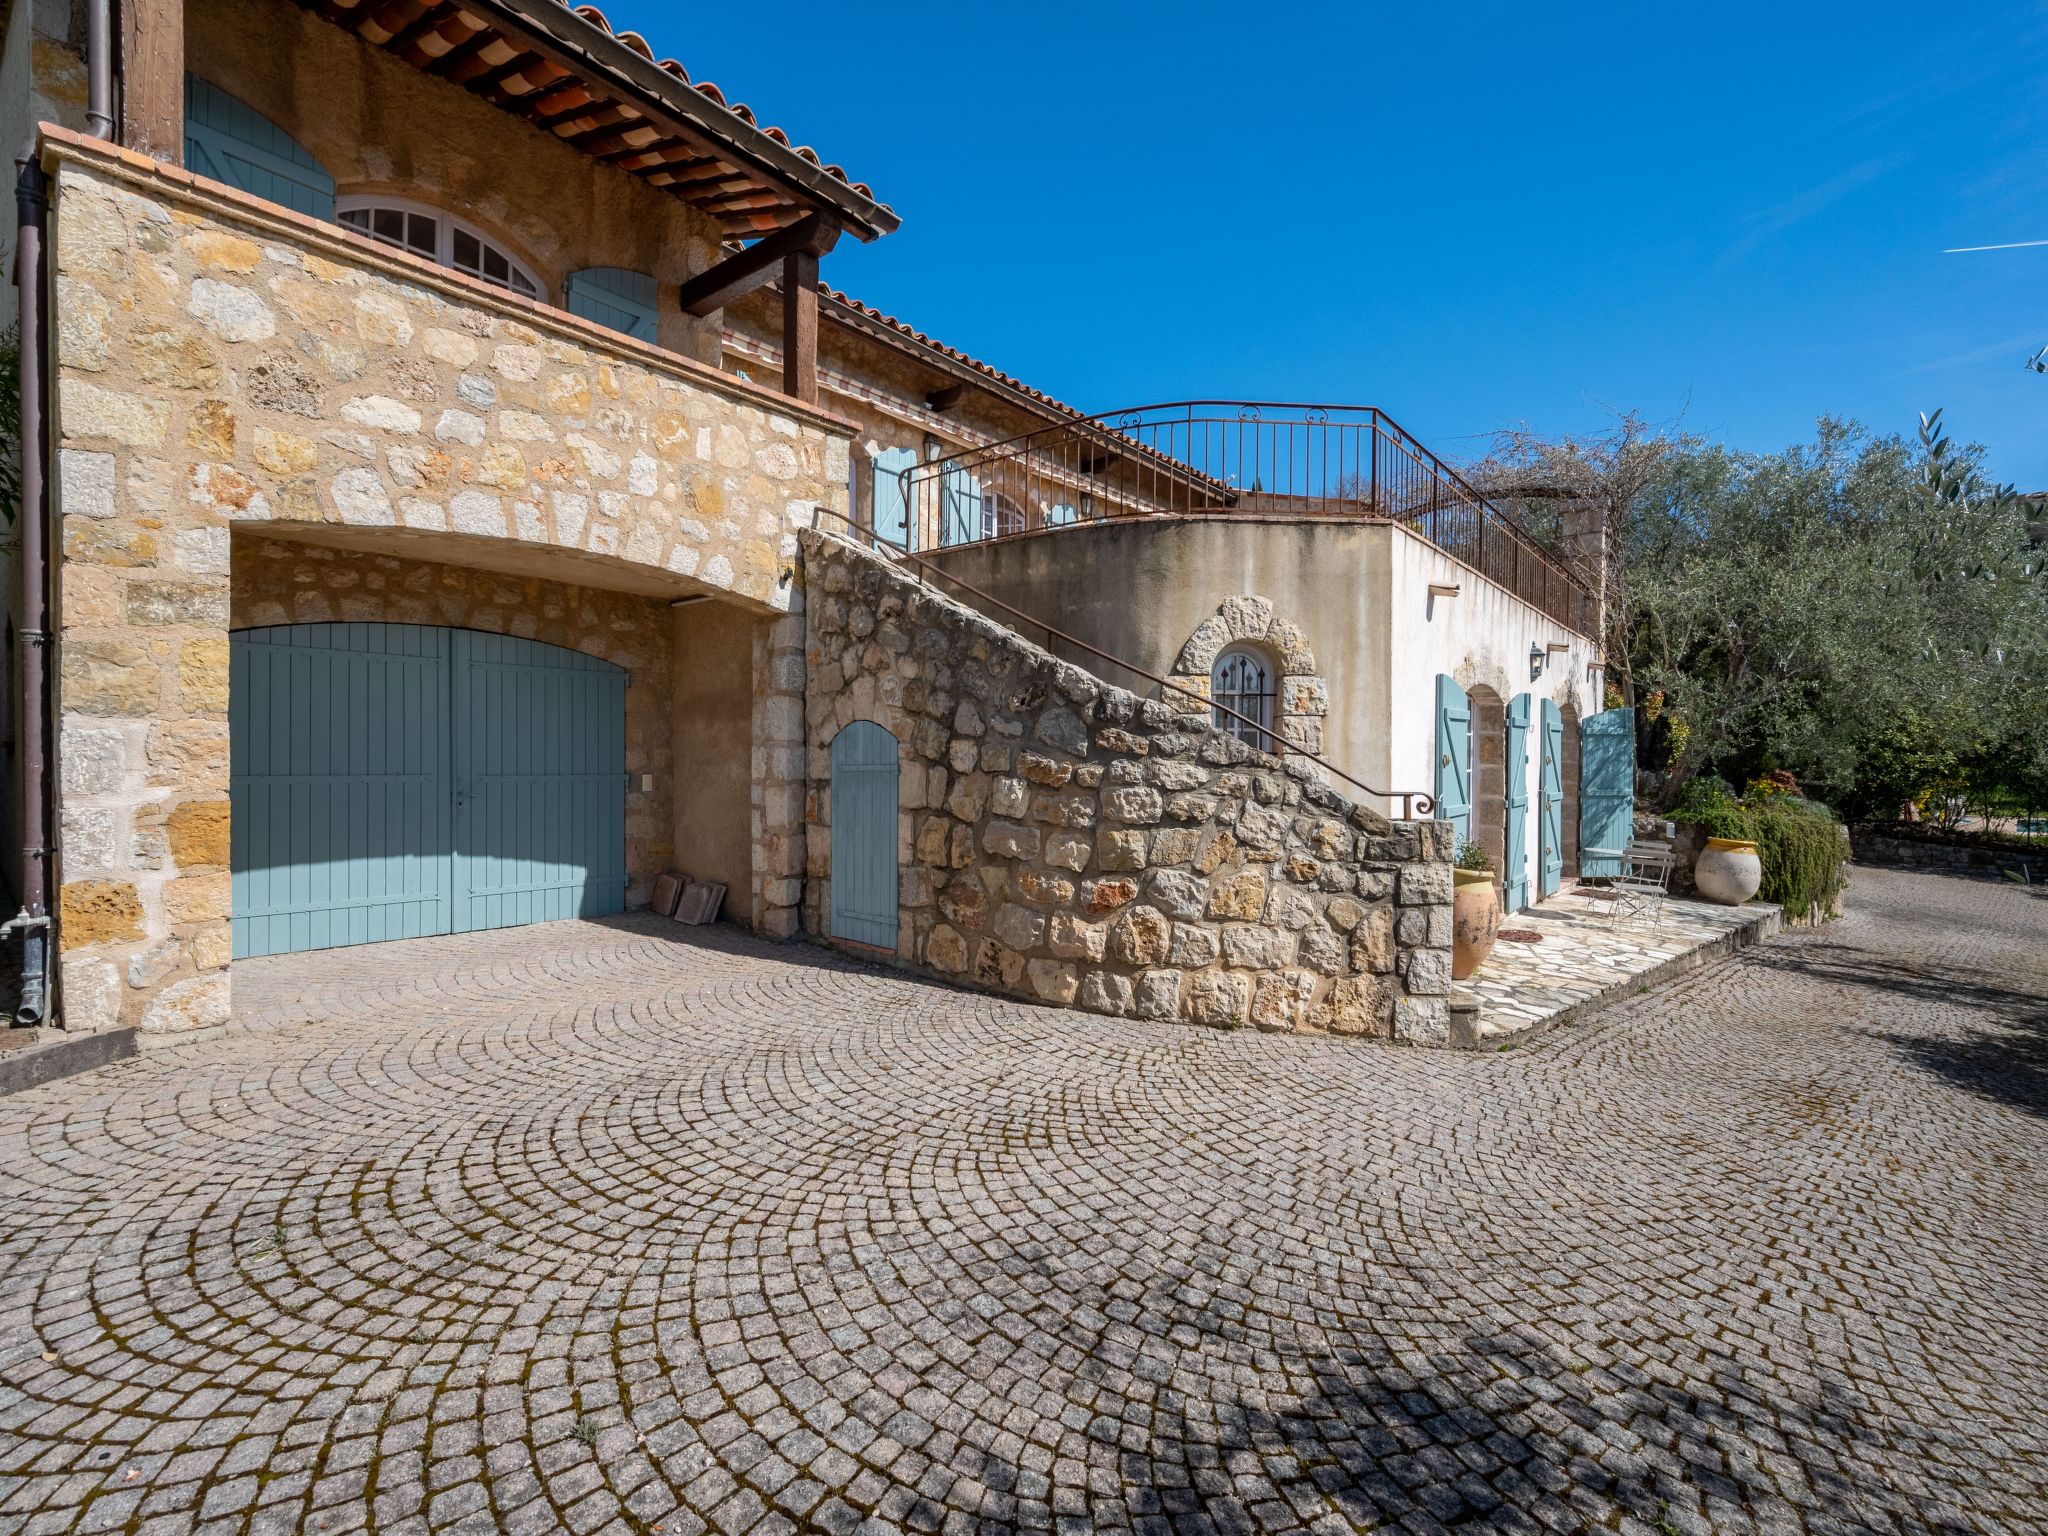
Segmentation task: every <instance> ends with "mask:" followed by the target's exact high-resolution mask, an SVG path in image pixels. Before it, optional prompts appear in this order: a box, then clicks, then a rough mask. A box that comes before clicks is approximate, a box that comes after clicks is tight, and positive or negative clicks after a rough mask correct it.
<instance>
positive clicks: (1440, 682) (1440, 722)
mask: <svg viewBox="0 0 2048 1536" xmlns="http://www.w3.org/2000/svg"><path fill="white" fill-rule="evenodd" d="M1431 793H1432V794H1433V795H1434V796H1435V797H1436V815H1437V819H1438V820H1439V821H1449V822H1455V823H1456V824H1457V828H1458V839H1459V841H1460V842H1469V841H1471V838H1472V701H1471V700H1470V699H1469V698H1467V697H1466V696H1465V690H1464V689H1462V688H1460V687H1459V686H1458V685H1457V684H1456V683H1454V682H1452V681H1451V679H1450V678H1448V677H1446V676H1444V675H1443V674H1442V673H1438V674H1437V680H1436V784H1435V788H1434V789H1433V790H1432V791H1431Z"/></svg>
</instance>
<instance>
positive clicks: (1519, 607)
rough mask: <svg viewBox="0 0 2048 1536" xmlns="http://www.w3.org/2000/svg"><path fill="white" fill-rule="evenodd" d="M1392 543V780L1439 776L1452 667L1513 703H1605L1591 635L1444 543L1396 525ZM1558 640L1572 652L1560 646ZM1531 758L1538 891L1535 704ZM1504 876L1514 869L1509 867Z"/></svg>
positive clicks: (1531, 869) (1467, 683)
mask: <svg viewBox="0 0 2048 1536" xmlns="http://www.w3.org/2000/svg"><path fill="white" fill-rule="evenodd" d="M1386 532H1387V533H1388V534H1389V536H1390V539H1391V545H1390V554H1391V560H1390V587H1389V597H1388V606H1387V616H1388V629H1387V635H1388V642H1389V643H1388V648H1387V653H1386V654H1387V666H1388V685H1389V686H1388V697H1389V699H1390V700H1391V705H1392V707H1391V709H1390V710H1389V712H1388V716H1387V724H1386V736H1385V740H1386V743H1387V759H1386V762H1385V764H1384V766H1383V768H1382V770H1381V771H1383V772H1384V773H1385V774H1386V775H1387V779H1388V781H1389V782H1394V781H1398V782H1400V783H1403V784H1415V785H1417V786H1419V787H1422V788H1424V789H1427V788H1429V787H1430V786H1431V785H1432V784H1433V783H1434V780H1435V771H1436V769H1435V763H1436V678H1437V674H1439V673H1449V674H1450V676H1451V677H1452V679H1453V680H1454V681H1456V682H1457V684H1458V685H1459V686H1460V687H1462V688H1465V689H1467V690H1470V689H1471V688H1473V687H1474V686H1476V685H1481V684H1483V685H1485V686H1486V687H1489V688H1491V689H1493V690H1494V692H1496V693H1497V694H1499V695H1500V698H1501V701H1502V703H1503V704H1511V703H1512V702H1513V701H1514V699H1515V697H1516V696H1517V695H1518V694H1523V693H1526V694H1529V695H1530V696H1531V697H1532V699H1546V698H1547V699H1551V700H1553V701H1555V702H1556V704H1557V705H1558V708H1559V711H1560V713H1562V712H1563V711H1564V710H1565V708H1566V706H1568V705H1569V706H1571V707H1572V708H1574V709H1576V710H1577V712H1578V714H1579V717H1580V718H1582V719H1583V718H1584V717H1585V716H1587V715H1589V714H1592V713H1595V712H1597V711H1598V709H1599V708H1600V699H1601V695H1602V692H1603V691H1604V690H1603V687H1602V677H1601V674H1600V671H1599V669H1598V666H1597V663H1598V661H1599V656H1600V651H1599V647H1598V645H1597V644H1596V643H1595V642H1594V641H1593V640H1591V639H1589V638H1588V637H1586V636H1584V635H1581V634H1578V633H1576V632H1575V631H1573V630H1570V629H1567V628H1566V627H1565V626H1564V625H1562V624H1559V623H1558V622H1557V621H1556V620H1554V619H1552V618H1550V617H1548V616H1547V615H1545V614H1543V613H1542V612H1540V611H1539V610H1537V609H1535V608H1532V607H1531V606H1530V605H1529V604H1527V603H1525V602H1523V601H1522V600H1521V599H1520V598H1518V597H1516V596H1514V595H1513V594H1512V593H1510V592H1508V591H1507V590H1506V589H1505V588H1502V587H1499V586H1496V585H1495V584H1494V583H1492V582H1490V581H1488V580H1486V579H1485V578H1484V577H1482V576H1479V575H1478V574H1476V573H1475V572H1473V571H1471V570H1470V569H1468V568H1467V567H1465V566H1463V565H1460V564H1459V563H1458V562H1457V561H1455V560H1453V559H1452V558H1451V557H1450V556H1449V555H1446V554H1445V553H1444V552H1443V551H1442V550H1440V549H1437V548H1436V547H1435V546H1434V545H1432V544H1430V543H1428V542H1427V541H1426V540H1424V539H1421V538H1418V537H1417V536H1416V535H1414V534H1412V533H1410V532H1408V531H1407V530H1406V529H1404V528H1389V529H1387V530H1386ZM1433 582H1434V583H1438V584H1444V585H1455V586H1456V587H1457V588H1458V595H1457V596H1456V597H1439V598H1435V599H1432V598H1431V596H1430V592H1429V588H1430V584H1431V583H1433ZM1552 644H1562V645H1564V646H1566V647H1567V649H1566V650H1564V651H1562V652H1558V653H1554V654H1553V653H1551V652H1550V651H1549V649H1548V647H1549V646H1551V645H1552ZM1531 646H1536V647H1539V648H1543V650H1544V664H1543V666H1542V668H1541V670H1540V671H1539V672H1537V673H1536V674H1535V675H1533V676H1532V675H1531V664H1530V660H1529V652H1530V648H1531ZM1529 719H1530V740H1529V752H1528V759H1527V762H1526V764H1525V768H1526V784H1527V792H1528V799H1529V836H1528V838H1527V839H1526V850H1527V866H1528V879H1529V889H1530V893H1531V895H1532V897H1533V895H1534V893H1535V891H1536V889H1537V874H1538V869H1537V858H1538V843H1537V836H1536V825H1535V817H1536V805H1537V791H1538V789H1539V788H1540V778H1541V754H1540V743H1539V741H1538V739H1537V734H1536V732H1537V724H1538V720H1537V712H1536V710H1535V709H1534V708H1532V709H1531V710H1530V716H1529ZM1500 873H1501V875H1502V878H1503V879H1505V878H1506V875H1507V871H1506V870H1502V871H1501V872H1500Z"/></svg>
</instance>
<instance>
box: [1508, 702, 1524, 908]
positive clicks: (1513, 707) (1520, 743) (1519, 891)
mask: <svg viewBox="0 0 2048 1536" xmlns="http://www.w3.org/2000/svg"><path fill="white" fill-rule="evenodd" d="M1529 704H1530V699H1529V695H1528V694H1526V693H1518V694H1516V695H1515V696H1514V698H1513V699H1512V700H1510V701H1509V703H1508V739H1507V780H1508V782H1507V792H1508V793H1507V801H1508V806H1507V811H1508V820H1507V838H1506V843H1507V850H1506V857H1505V859H1504V860H1503V862H1504V863H1505V864H1506V865H1507V868H1506V869H1504V870H1502V871H1501V879H1502V882H1503V883H1504V884H1505V885H1506V887H1507V909H1508V911H1510V912H1519V911H1521V910H1522V908H1524V907H1526V906H1527V905H1529Z"/></svg>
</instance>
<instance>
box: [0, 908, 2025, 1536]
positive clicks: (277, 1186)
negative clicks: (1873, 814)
mask: <svg viewBox="0 0 2048 1536" xmlns="http://www.w3.org/2000/svg"><path fill="white" fill-rule="evenodd" d="M1850 901H1851V903H1852V906H1851V912H1852V915H1851V916H1850V917H1849V918H1848V919H1847V920H1846V921H1845V922H1843V923H1841V924H1839V925H1836V926H1835V927H1833V928H1830V929H1825V930H1822V931H1821V932H1819V933H1817V934H1806V933H1801V934H1798V935H1793V936H1789V937H1786V938H1783V939H1780V940H1777V941H1774V942H1773V943H1771V944H1769V945H1766V946H1764V947H1762V948H1759V949H1755V950H1751V951H1749V952H1747V953H1746V954H1744V955H1743V956H1741V957H1740V958H1738V959H1736V960H1733V961H1731V962H1729V963H1727V964H1725V965H1722V966H1719V967H1716V968H1714V969H1711V970H1708V971H1704V972H1700V973H1696V974H1694V975H1691V976H1688V977H1686V978H1684V979H1683V980H1681V981H1679V982H1677V983H1675V984H1674V985H1672V986H1670V987H1668V988H1665V989H1661V990H1658V991H1656V992H1653V993H1651V994H1648V995H1645V996H1642V997H1638V998H1634V999H1631V1000H1630V1001H1628V1002H1627V1003H1625V1004H1622V1005H1620V1006H1618V1007H1617V1008H1615V1009H1612V1010H1610V1011H1608V1012H1606V1013H1604V1014H1602V1015H1600V1016H1599V1017H1597V1018H1596V1019H1594V1020H1591V1021H1589V1022H1585V1023H1581V1024H1578V1025H1574V1026H1570V1027H1568V1028H1565V1029H1563V1030H1561V1031H1559V1032H1557V1033H1555V1034H1553V1035H1551V1036H1549V1037H1546V1038H1545V1039H1543V1040H1541V1041H1539V1042H1537V1043H1536V1044H1535V1045H1533V1046H1531V1047H1529V1048H1527V1049H1521V1050H1516V1051H1513V1052H1509V1053H1505V1054H1492V1053H1487V1054H1461V1053H1451V1052H1425V1051H1420V1050H1414V1049H1407V1048H1402V1047H1398V1046H1389V1045H1384V1044H1374V1043H1363V1042H1345V1041H1335V1040H1327V1039H1297V1038H1291V1037H1285V1036H1265V1035H1259V1034H1255V1033H1250V1032H1231V1033H1223V1032H1203V1031H1199V1030H1196V1029H1193V1028H1190V1027H1186V1026H1174V1025H1165V1024H1141V1023H1136V1022H1118V1021H1113V1020H1107V1019H1102V1018H1096V1017H1086V1016H1079V1015H1072V1014H1063V1013H1059V1012H1054V1011H1050V1010H1044V1009H1036V1008H1030V1007H1026V1006H1023V1005H1021V1004H1016V1003H1010V1002H1005V1001H1001V1000H995V999H989V998H984V997H979V996H970V995H967V994H963V993H955V992H949V991H944V990H940V989H936V988H933V987H931V986H927V985H924V984H922V983H919V982H916V981H912V980H908V979H905V978H903V977H900V976H897V975H893V974H890V973H887V972H882V971H864V970H860V969H858V968H855V967H852V966H849V965H845V964H842V963H840V962H838V961H835V960H832V959H830V958H828V957H825V956H822V955H819V954H817V953H815V952H809V951H803V950H775V949H771V948H768V947H766V946H763V945H758V944H756V943H754V942H753V941H751V940H748V939H744V938H741V937H738V936H735V935H731V934H727V933H716V934H713V935H712V936H710V937H705V936H703V935H702V933H701V932H700V933H697V934H694V935H686V936H678V934H677V931H676V930H673V929H666V928H665V927H664V926H663V925H658V924H656V923H653V922H651V921H648V920H645V919H627V920H622V921H618V922H616V923H610V924H606V925H564V926H557V927H553V928H547V929H536V930H524V931H520V932H512V933H500V934H493V935H485V936H481V937H473V938H469V939H464V940H431V941H422V942H419V943H415V944H411V945H406V946H401V947H385V948H380V949H374V950H358V951H348V952H343V953H340V954H330V955H326V956H314V957H296V958H293V959H290V960H281V961H275V962H266V963H264V964H261V965H250V966H247V967H245V968H244V969H243V970H242V971H241V972H239V973H238V980H237V989H238V993H239V995H240V998H241V1003H242V1007H243V1009H244V1018H245V1025H244V1027H240V1028H238V1029H236V1030H235V1031H232V1032H230V1033H229V1034H227V1035H225V1036H223V1037H220V1038H216V1039H213V1040H210V1041H203V1042H197V1043H193V1044H188V1045H182V1046H179V1047H176V1048H174V1049H169V1050H163V1051H156V1052H151V1053H149V1054H147V1055H146V1056H145V1057H143V1058H141V1059H139V1060H136V1061H133V1062H129V1063H124V1064H122V1065H119V1066H116V1067H113V1068H109V1069H106V1070H104V1071H102V1072H99V1073H97V1074H93V1075H91V1076H88V1077H84V1078H78V1079H73V1080H70V1081H67V1082H64V1083H60V1084H53V1085H50V1086H47V1087H44V1088H39V1089H35V1090H32V1091H30V1092H27V1093H23V1094H20V1095H17V1096H15V1097H13V1098H10V1099H7V1100H4V1101H0V1531H7V1532H13V1531H50V1532H55V1531H71V1530H82V1531H124V1530H125V1531H144V1532H152V1533H155V1532H185V1531H208V1532H212V1531H219V1532H237V1533H240V1532H284V1531H298V1530H305V1531H330V1532H337V1533H338V1532H344V1531H355V1530H365V1529H373V1530H378V1531H389V1532H425V1531H435V1532H440V1531H474V1532H490V1531H509V1532H527V1531H554V1530H567V1531H573V1532H577V1533H591V1532H603V1533H607V1536H611V1533H627V1532H635V1533H639V1532H657V1531H658V1532H661V1533H664V1536H666V1533H676V1532H698V1531H704V1530H716V1531H719V1532H742V1531H763V1532H769V1531H792V1530H804V1531H824V1532H851V1531H856V1530H862V1529H866V1530H870V1531H885V1530H886V1531H894V1530H912V1531H931V1530H941V1529H944V1530H960V1531H966V1530H981V1531H991V1532H994V1531H1010V1530H1057V1531H1063V1532H1067V1531H1071V1532H1080V1531H1092V1530H1104V1531H1107V1530H1131V1531H1140V1532H1162V1533H1163V1532H1169V1531H1171V1532H1203V1533H1208V1532H1220V1533H1254V1532H1257V1533H1268V1532H1283V1531H1298V1530H1312V1531H1318V1532H1325V1531H1330V1532H1334V1531H1353V1530H1373V1529H1387V1530H1404V1531H1409V1532H1415V1533H1418V1536H1435V1533H1441V1532H1445V1531H1461V1532H1462V1531H1480V1530H1486V1531H1503V1532H1514V1533H1528V1536H1535V1533H1539V1532H1546V1531H1577V1530H1595V1529H1599V1530H1613V1531H1621V1532H1635V1533H1642V1536H1666V1533H1672V1532H1678V1533H1685V1536H1705V1533H1708V1532H1714V1533H1741V1532H1752V1531H1754V1532H1769V1533H1780V1532H1784V1533H1791V1532H1848V1531H1879V1532H1904V1531H1923V1530H1942V1531H1951V1530H1952V1531H1982V1532H1991V1531H2014V1532H2018V1531H2029V1530H2039V1529H2041V1522H2042V1518H2043V1516H2042V1510H2043V1508H2044V1507H2048V1251H2044V1248H2048V1239H2044V1236H2043V1231H2044V1222H2043V1219H2042V1215H2043V1211H2044V1209H2048V1200H2044V1194H2048V1189H2044V1179H2043V1167H2044V1153H2048V1121H2044V1118H2043V1117H2044V1114H2048V1016H2044V1015H2048V1007H2044V1004H2043V1001H2042V999H2043V996H2044V994H2048V942H2044V940H2048V902H2044V901H2043V900H2042V899H2040V898H2039V897H2037V896H2034V895H2031V894H2030V893H2027V892H2025V891H2022V890H2020V889H2018V888H2017V887H2010V888H2009V887H2002V886H1997V885H1990V884H1984V883H1975V884H1972V883H1966V882H1963V881H1959V880H1950V879H1943V878H1939V877H1933V876H1916V875H1905V874H1880V873H1865V874H1861V875H1859V877H1858V879H1857V883H1856V886H1855V888H1854V890H1853V891H1852V892H1851V895H1850Z"/></svg>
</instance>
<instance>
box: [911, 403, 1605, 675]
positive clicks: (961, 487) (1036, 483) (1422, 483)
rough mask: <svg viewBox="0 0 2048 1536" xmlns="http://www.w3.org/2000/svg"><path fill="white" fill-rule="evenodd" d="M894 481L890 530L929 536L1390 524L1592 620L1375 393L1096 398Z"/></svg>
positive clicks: (1562, 578)
mask: <svg viewBox="0 0 2048 1536" xmlns="http://www.w3.org/2000/svg"><path fill="white" fill-rule="evenodd" d="M899 481H900V487H899V489H900V495H901V503H900V505H901V509H902V514H903V526H902V530H901V531H902V533H904V534H908V535H909V540H908V541H909V542H911V543H913V544H927V543H929V544H936V545H937V546H939V547H941V548H946V547H952V546H957V545H962V544H974V543H980V542H983V541H986V540H993V539H1001V538H1011V537H1015V536H1018V535H1022V534H1031V533H1039V532H1046V531H1050V530H1054V529H1058V528H1062V527H1067V526H1071V525H1073V524H1077V523H1084V522H1096V521H1100V520H1103V519H1108V518H1116V517H1133V516H1136V517H1147V516H1152V517H1156V516H1190V515H1219V514H1237V515H1257V516H1269V517H1302V518H1355V519H1365V520H1371V521H1376V522H1389V523H1399V524H1401V525H1402V526H1403V527H1406V528H1408V529H1410V530H1411V531H1413V532H1415V533H1416V534H1418V535H1420V536H1421V537H1422V538H1424V539H1427V540H1428V541H1429V542H1430V543H1432V544H1434V545H1435V546H1436V547H1437V548H1439V549H1441V550H1443V551H1444V553H1446V554H1448V555H1449V556H1451V557H1452V558H1453V559H1455V560H1458V561H1460V562H1461V563H1463V564H1465V565H1467V566H1470V567H1471V568H1472V569H1473V570H1475V571H1477V572H1478V573H1479V574H1480V575H1482V576H1484V577H1486V578H1487V579H1488V580H1489V581H1492V582H1494V583H1495V584H1497V585H1499V586H1501V587H1504V588H1506V589H1507V590H1508V591H1510V592H1512V593H1514V594H1515V595H1516V596H1517V597H1519V598H1521V599H1523V600H1524V601H1525V602H1527V603H1529V604H1531V605H1532V606H1534V607H1536V608H1539V609H1541V610H1542V611H1543V612H1544V613H1547V614H1549V615H1550V616H1551V617H1552V618H1554V619H1556V620H1557V621H1558V622H1559V623H1561V624H1565V625H1567V626H1568V627H1570V628H1572V629H1574V630H1577V631H1578V632H1579V633H1581V634H1585V635H1591V634H1593V633H1594V631H1595V630H1596V629H1597V628H1598V621H1597V617H1596V615H1595V612H1594V608H1593V603H1592V597H1591V594H1590V593H1589V592H1588V590H1587V588H1586V586H1585V584H1584V583H1583V582H1582V581H1580V580H1579V579H1578V577H1577V576H1575V575H1574V574H1572V572H1571V571H1570V570H1568V569H1567V568H1566V567H1565V565H1564V564H1563V562H1562V559H1561V558H1560V557H1559V556H1558V555H1557V554H1555V553H1554V552H1552V551H1551V550H1549V549H1547V548H1545V546H1544V545H1542V544H1541V543H1539V542H1538V541H1537V540H1536V539H1534V538H1533V537H1531V536H1530V535H1529V534H1528V533H1526V532H1524V531H1523V530H1522V529H1521V528H1518V527H1517V526H1516V525H1515V524H1514V522H1513V521H1512V520H1511V519H1510V518H1509V517H1508V516H1507V515H1506V514H1505V513H1503V512H1502V511H1501V510H1500V509H1499V508H1498V507H1496V506H1494V505H1493V504H1492V503H1491V502H1489V501H1488V500H1487V499H1486V498H1485V497H1484V496H1482V495H1481V494H1480V493H1479V492H1478V491H1477V490H1475V489H1474V488H1473V487H1472V485H1471V484H1470V482H1468V481H1467V480H1466V479H1465V478H1464V476H1462V475H1460V474H1459V473H1458V472H1457V471H1456V470H1455V469H1453V468H1451V467H1450V466H1449V465H1448V464H1446V463H1444V461H1443V460H1442V459H1439V458H1438V457H1437V456H1436V455H1435V454H1433V453H1431V452H1430V451H1429V450H1428V449H1427V448H1425V447H1423V446H1422V444H1421V443H1419V442H1418V441H1416V439H1415V438H1414V437H1413V436H1411V435H1410V434H1409V433H1408V432H1407V431H1405V430H1404V429H1403V428H1402V427H1401V426H1400V425H1399V424H1398V423H1397V422H1395V421H1394V420H1393V419H1392V418H1391V417H1389V416H1388V415H1387V414H1386V413H1385V412H1384V411H1381V410H1379V409H1378V408H1377V407H1374V406H1345V405H1303V404H1299V403H1290V402H1280V401H1238V400H1177V401H1173V402H1170V403H1168V404H1164V405H1148V406H1140V407H1136V408H1133V409H1130V410H1123V411H1107V412H1104V413H1102V414H1101V415H1097V416H1089V417H1082V418H1079V419H1076V420H1073V421H1069V422H1062V423H1059V424H1057V425H1054V426H1048V427H1041V428H1039V429H1038V430H1037V431H1035V432H1030V433H1027V434H1025V435H1024V436H1022V437H1014V438H1010V439H1008V440H1007V441H1004V442H1000V443H992V444H989V445H988V446H986V447H982V448H977V449H973V450H971V451H969V452H964V453H959V454H955V455H953V456H952V457H950V458H941V459H934V460H931V461H928V462H925V463H921V464H915V465H912V466H911V467H910V468H908V469H905V470H903V471H902V472H901V474H900V476H899ZM920 535H921V536H920Z"/></svg>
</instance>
